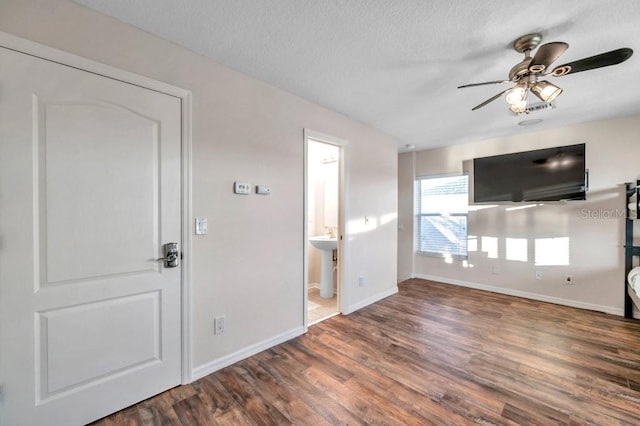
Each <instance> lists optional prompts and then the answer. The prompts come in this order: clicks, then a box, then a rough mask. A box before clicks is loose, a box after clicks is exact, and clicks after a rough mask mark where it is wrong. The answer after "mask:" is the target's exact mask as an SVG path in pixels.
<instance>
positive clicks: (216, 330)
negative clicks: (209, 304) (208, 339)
mask: <svg viewBox="0 0 640 426" xmlns="http://www.w3.org/2000/svg"><path fill="white" fill-rule="evenodd" d="M224 322H225V321H224V317H216V318H214V320H213V334H222V333H224Z"/></svg>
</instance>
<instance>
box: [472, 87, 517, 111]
mask: <svg viewBox="0 0 640 426" xmlns="http://www.w3.org/2000/svg"><path fill="white" fill-rule="evenodd" d="M511 89H512V87H509V88H508V89H507V90H504V91H502V92H500V93H498V94H497V95H495V96H494V97H492V98H489V99H487V100H486V101H484V102H483V103H481V104H480V105H476V106H474V107H473V108H471V111H475V110H477V109H480V108H482V107H483V106H485V105H487V104H490V103H491V102H493V101H495V100H496V99H498V98H499V97H500V96H502V95H504V94H505V93H507V92H508V91H509V90H511Z"/></svg>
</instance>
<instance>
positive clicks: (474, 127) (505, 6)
mask: <svg viewBox="0 0 640 426" xmlns="http://www.w3.org/2000/svg"><path fill="white" fill-rule="evenodd" d="M75 1H76V2H77V3H80V4H84V5H86V6H88V7H90V8H93V9H95V10H97V11H99V12H102V13H105V14H107V15H110V16H113V17H115V18H117V19H119V20H121V21H124V22H126V23H129V24H131V25H133V26H136V27H139V28H141V29H143V30H145V31H147V32H149V33H152V34H155V35H157V36H159V37H161V38H164V39H167V40H170V41H172V42H174V43H177V44H179V45H182V46H184V47H186V48H188V49H190V50H192V51H194V52H197V53H199V54H202V55H205V56H208V57H210V58H211V59H213V60H214V61H216V62H218V63H221V64H224V65H226V66H228V67H230V68H232V69H235V70H237V71H240V72H242V73H244V74H248V75H250V76H253V77H255V78H257V79H259V80H262V81H265V82H267V83H269V84H271V85H273V86H276V87H279V88H281V89H283V90H286V91H288V92H290V93H294V94H296V95H298V96H300V97H302V98H305V99H307V100H309V101H312V102H315V103H317V104H320V105H323V106H325V107H327V108H330V109H332V110H334V111H338V112H340V113H343V114H345V115H348V116H350V117H352V118H354V119H356V120H359V121H361V122H364V123H367V124H369V125H371V126H372V127H375V128H377V129H379V130H382V131H384V132H386V133H388V134H390V135H392V136H394V137H396V138H397V139H398V140H399V144H398V149H399V151H406V150H408V149H409V148H407V147H406V145H415V148H412V149H417V150H420V149H427V148H433V147H440V146H445V145H452V144H458V143H465V142H472V141H477V140H481V139H486V138H492V137H499V136H506V135H512V134H518V133H522V132H527V131H533V130H536V131H537V130H541V129H546V128H554V127H562V126H567V125H571V124H577V123H582V122H586V121H593V120H598V119H605V118H611V117H616V116H626V115H631V114H638V113H640V78H638V77H639V76H640V1H638V0H610V1H602V0H563V1H557V0H537V1H528V2H525V1H513V0H509V1H507V0H484V1H482V2H480V1H473V0H429V1H424V0H268V1H267V0H136V1H131V0H75ZM532 32H540V33H542V35H543V41H542V43H546V42H550V41H564V42H567V43H568V44H569V49H568V50H567V51H566V52H565V53H564V55H563V56H562V57H561V58H560V59H559V60H558V61H556V63H555V65H560V64H563V63H566V62H571V61H574V60H577V59H582V58H584V57H588V56H593V55H595V54H599V53H603V52H606V51H610V50H613V49H617V48H620V47H630V48H632V49H634V50H635V52H636V53H635V54H634V56H632V57H631V59H629V60H628V61H627V62H624V63H622V64H620V65H615V66H612V67H607V68H600V69H596V70H591V71H586V72H582V73H577V74H574V75H568V76H564V77H561V78H553V83H554V84H556V85H558V86H561V87H562V88H563V89H564V92H563V93H562V95H560V96H559V97H558V98H557V100H556V108H555V109H551V110H546V111H540V112H535V113H531V114H529V115H521V116H515V115H513V114H512V113H510V112H509V111H508V105H507V104H506V102H505V101H504V99H498V100H496V101H495V102H493V103H491V104H489V105H487V106H486V107H484V108H481V109H479V110H477V111H471V108H472V107H474V106H475V105H478V104H479V103H481V102H482V101H484V100H486V99H487V98H490V97H492V96H493V95H495V94H497V93H499V92H500V91H502V90H504V89H506V88H508V87H509V86H508V85H504V86H494V85H489V86H480V87H472V88H466V89H457V88H456V87H457V86H459V85H462V84H466V83H477V82H484V81H492V80H502V79H508V72H509V70H510V68H511V67H512V66H513V65H515V64H516V63H518V62H520V61H521V60H522V59H523V56H522V54H520V53H517V52H516V51H514V50H513V49H512V47H511V45H512V42H513V40H515V39H516V38H517V37H519V36H521V35H524V34H528V33H532ZM533 118H541V119H543V120H544V121H543V122H542V123H540V124H538V125H536V126H527V127H523V126H519V125H518V124H517V123H518V122H521V121H523V120H526V119H533Z"/></svg>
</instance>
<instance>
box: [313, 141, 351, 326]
mask: <svg viewBox="0 0 640 426" xmlns="http://www.w3.org/2000/svg"><path fill="white" fill-rule="evenodd" d="M305 148H306V155H305V236H306V237H305V265H306V266H305V278H306V279H305V291H304V295H305V301H304V302H305V303H304V306H305V327H306V326H309V325H313V324H316V323H318V322H321V321H324V320H326V319H328V318H331V317H332V316H334V315H337V314H338V313H340V312H341V302H343V299H344V298H343V297H342V296H343V294H342V291H341V290H342V285H341V284H342V272H343V259H344V256H343V254H344V253H343V250H344V245H343V244H341V243H342V242H343V238H342V237H343V235H344V232H343V231H344V225H343V218H344V202H343V199H344V198H343V195H344V186H343V183H344V173H343V170H344V168H343V165H344V147H343V146H342V144H341V141H340V140H338V139H335V138H330V137H327V136H324V135H318V134H315V133H310V132H308V131H305Z"/></svg>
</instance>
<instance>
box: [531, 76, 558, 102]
mask: <svg viewBox="0 0 640 426" xmlns="http://www.w3.org/2000/svg"><path fill="white" fill-rule="evenodd" d="M531 91H532V92H533V94H534V95H536V96H537V97H538V98H540V99H541V100H542V101H543V102H551V101H553V100H554V99H555V98H557V97H558V95H559V94H560V93H562V89H561V88H559V87H558V86H556V85H555V84H552V83H549V82H548V81H538V82H537V83H536V84H534V85H533V86H532V87H531Z"/></svg>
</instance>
